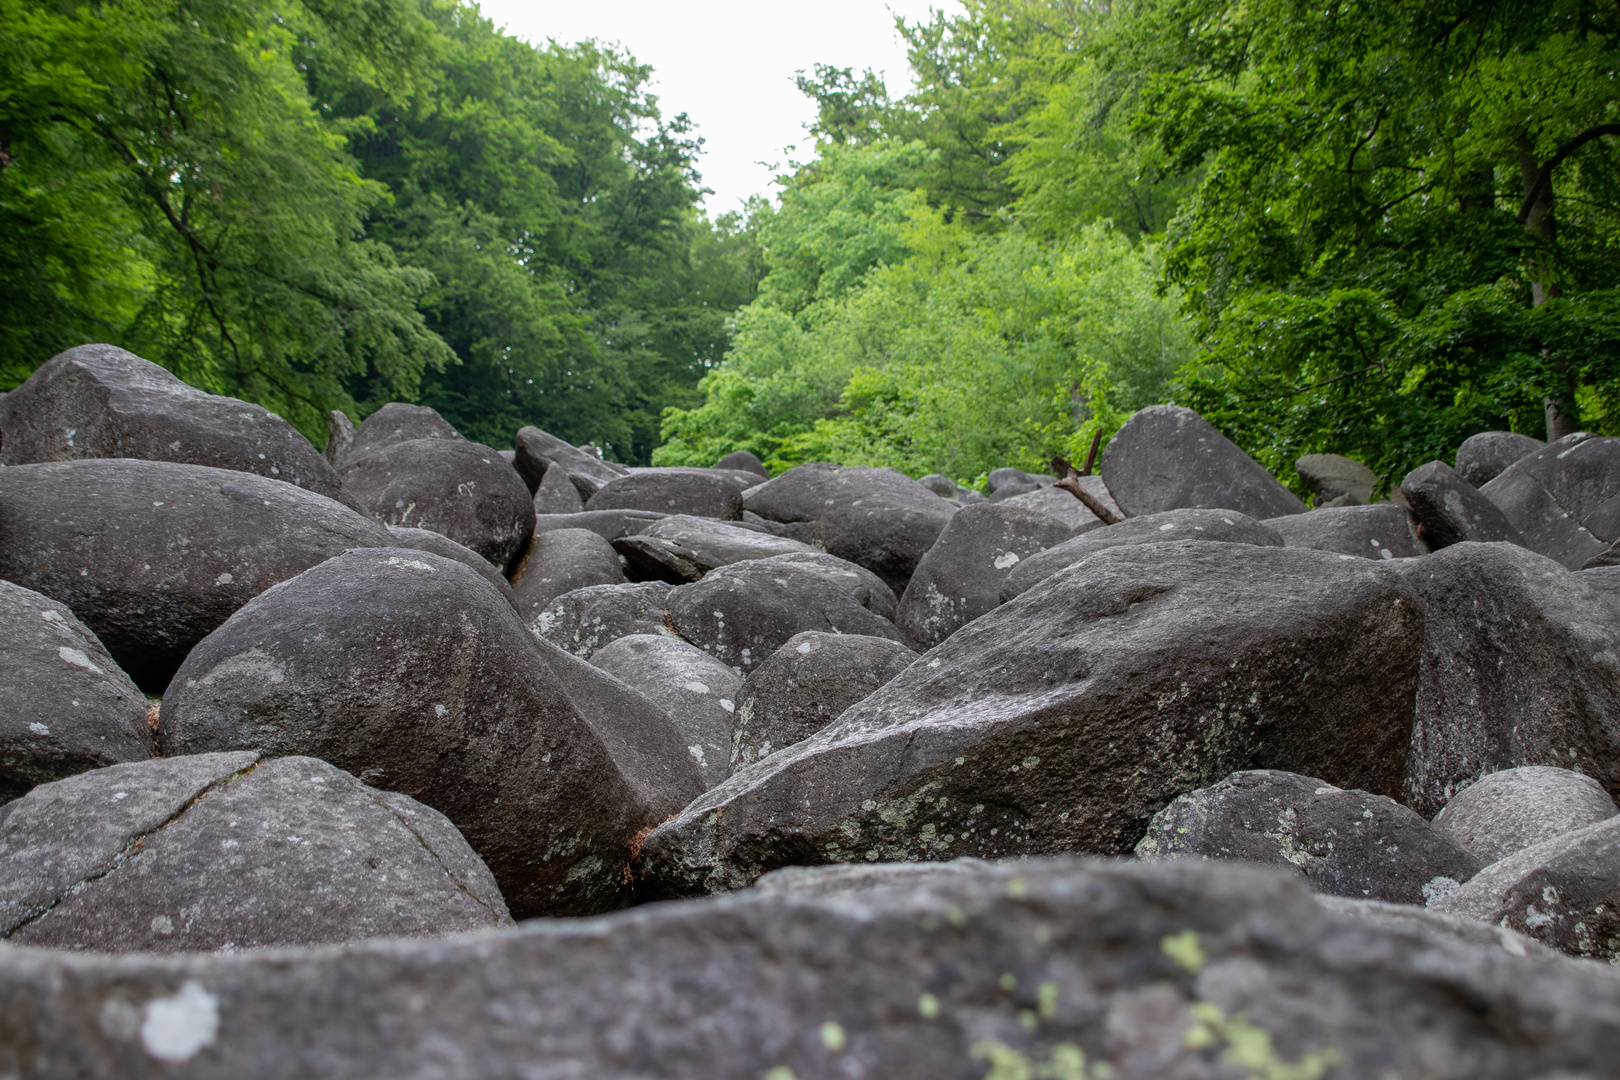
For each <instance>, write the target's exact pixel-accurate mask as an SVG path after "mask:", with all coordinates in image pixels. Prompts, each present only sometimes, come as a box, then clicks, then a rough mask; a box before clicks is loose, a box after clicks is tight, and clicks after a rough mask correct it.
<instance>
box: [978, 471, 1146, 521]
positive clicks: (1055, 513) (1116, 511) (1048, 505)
mask: <svg viewBox="0 0 1620 1080" xmlns="http://www.w3.org/2000/svg"><path fill="white" fill-rule="evenodd" d="M1075 482H1076V483H1078V484H1079V485H1080V486H1081V487H1082V488H1084V489H1085V492H1086V494H1088V495H1090V496H1091V497H1092V498H1094V499H1096V500H1097V501H1098V502H1100V503H1102V504H1103V506H1105V507H1107V509H1108V510H1109V512H1110V513H1112V514H1113V515H1114V516H1115V517H1116V518H1124V517H1125V516H1126V515H1125V511H1123V510H1121V509H1120V508H1119V504H1118V503H1116V502H1115V501H1114V496H1113V495H1111V494H1109V491H1108V485H1107V484H1105V483H1103V479H1102V477H1100V476H1096V475H1093V476H1082V477H1079V478H1078V479H1077V480H1076V481H1075ZM1001 502H1002V505H1004V506H1015V507H1018V508H1019V509H1021V510H1033V511H1035V512H1036V513H1038V514H1047V515H1049V516H1051V517H1055V518H1057V519H1058V520H1059V521H1061V522H1063V523H1064V524H1065V525H1067V526H1069V528H1071V529H1073V530H1074V531H1075V532H1076V533H1082V532H1090V531H1091V530H1092V529H1100V528H1102V527H1103V520H1102V518H1100V517H1098V516H1097V515H1096V514H1093V513H1092V512H1091V511H1090V510H1088V509H1087V508H1086V504H1085V503H1083V502H1081V501H1080V500H1079V499H1077V498H1075V497H1074V496H1073V495H1071V494H1070V493H1069V492H1067V491H1064V490H1063V489H1062V488H1058V487H1043V488H1036V489H1035V490H1034V491H1029V492H1025V493H1024V494H1022V495H1014V496H1012V497H1011V498H1009V499H1002V500H1001Z"/></svg>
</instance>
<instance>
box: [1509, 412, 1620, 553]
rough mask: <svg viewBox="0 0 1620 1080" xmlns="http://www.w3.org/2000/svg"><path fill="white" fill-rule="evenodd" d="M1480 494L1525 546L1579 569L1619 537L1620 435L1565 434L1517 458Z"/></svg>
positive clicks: (1618, 539) (1581, 432)
mask: <svg viewBox="0 0 1620 1080" xmlns="http://www.w3.org/2000/svg"><path fill="white" fill-rule="evenodd" d="M1480 492H1481V493H1482V494H1483V495H1484V496H1485V497H1486V498H1488V499H1489V500H1490V501H1491V502H1492V503H1493V504H1494V505H1495V506H1497V507H1499V508H1500V509H1501V511H1502V514H1503V516H1504V517H1505V518H1506V519H1507V521H1508V522H1510V523H1511V524H1512V526H1513V527H1514V528H1515V529H1516V530H1518V533H1519V535H1520V536H1522V537H1523V542H1524V545H1525V546H1526V547H1528V548H1529V549H1530V550H1532V551H1538V552H1540V553H1541V554H1543V555H1545V556H1547V557H1548V558H1550V559H1556V560H1557V561H1558V562H1560V563H1563V564H1564V565H1565V566H1567V567H1569V568H1570V569H1571V570H1574V569H1577V568H1579V567H1581V566H1584V565H1586V564H1587V563H1588V562H1589V561H1591V560H1592V559H1593V558H1595V557H1597V556H1599V555H1601V554H1603V552H1604V551H1605V549H1607V548H1608V547H1609V546H1610V545H1611V544H1613V543H1615V542H1616V541H1620V439H1617V438H1612V437H1601V436H1597V435H1592V434H1590V433H1589V432H1585V431H1578V432H1576V433H1575V434H1573V435H1566V436H1564V437H1563V438H1562V439H1559V440H1558V441H1556V442H1554V443H1552V444H1550V445H1548V446H1545V447H1542V448H1541V449H1539V450H1537V451H1535V452H1534V453H1532V454H1527V455H1526V456H1524V457H1522V458H1520V459H1519V460H1518V461H1515V462H1514V463H1513V464H1511V465H1509V466H1508V467H1507V468H1506V469H1503V470H1502V472H1501V474H1500V475H1498V476H1497V477H1495V478H1494V479H1493V480H1491V481H1490V482H1489V483H1488V484H1486V485H1485V486H1484V487H1482V488H1481V489H1480Z"/></svg>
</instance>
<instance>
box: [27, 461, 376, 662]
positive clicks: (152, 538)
mask: <svg viewBox="0 0 1620 1080" xmlns="http://www.w3.org/2000/svg"><path fill="white" fill-rule="evenodd" d="M389 543H390V540H389V537H388V530H387V529H385V528H383V527H382V526H381V525H380V524H378V523H377V522H375V521H371V520H368V519H366V518H364V517H361V516H360V515H359V514H357V513H355V512H354V511H353V510H350V509H349V508H348V507H346V506H343V505H340V504H339V503H336V502H333V501H332V500H331V499H328V498H326V497H324V496H322V495H316V494H315V493H313V492H310V491H304V490H301V489H299V488H297V487H295V486H293V485H292V484H284V483H282V482H281V481H279V480H267V479H265V478H264V477H261V476H255V475H253V474H251V473H243V472H236V471H233V470H228V469H214V468H210V467H208V466H205V465H179V464H175V463H173V462H167V461H135V460H86V461H58V462H52V463H50V464H44V465H17V466H11V467H8V468H5V469H3V470H0V578H4V579H6V580H8V581H12V582H15V583H16V584H18V585H21V586H23V587H24V588H28V589H33V590H34V591H35V592H39V593H44V594H45V595H46V596H49V597H50V598H51V599H53V600H56V601H58V602H59V603H62V604H66V605H67V606H68V607H69V608H70V609H72V611H73V613H74V614H75V615H77V616H78V617H79V618H80V619H82V620H83V621H84V624H85V625H86V626H88V627H89V628H90V629H91V630H92V631H93V632H94V633H95V635H96V636H97V637H98V638H100V639H101V642H102V644H103V645H105V646H106V647H107V651H108V652H109V653H110V654H111V655H112V657H113V659H114V660H115V661H117V663H118V666H119V667H121V668H123V669H124V670H125V671H126V672H128V673H129V676H130V678H132V679H134V680H135V684H136V685H137V686H139V687H141V688H142V689H143V690H146V691H148V692H150V693H158V692H161V691H162V690H163V688H164V686H166V685H167V684H168V682H169V677H170V676H171V675H173V674H174V671H175V669H176V668H178V667H179V666H180V661H181V660H183V659H185V655H186V653H187V652H188V651H190V649H191V647H192V646H193V645H195V644H196V643H197V642H199V641H201V640H202V639H203V638H204V637H206V636H208V634H210V633H212V632H213V630H214V629H215V628H216V627H218V626H219V625H220V624H221V623H223V622H224V621H225V620H226V619H227V618H229V617H230V615H231V613H232V612H233V611H235V610H236V609H237V608H239V607H241V606H242V605H243V604H245V603H247V602H248V601H249V600H250V599H252V598H253V597H255V596H257V595H258V594H259V593H261V592H263V591H264V590H265V589H268V588H269V587H270V586H272V585H274V584H275V583H276V582H278V581H285V580H287V579H288V578H290V577H294V576H296V575H297V574H300V573H302V572H303V571H305V570H307V569H309V568H310V567H311V566H314V565H315V564H316V563H318V562H321V561H322V560H324V559H328V558H330V557H332V556H333V555H336V554H338V553H339V552H341V551H343V550H344V549H345V548H351V547H386V546H388V544H389Z"/></svg>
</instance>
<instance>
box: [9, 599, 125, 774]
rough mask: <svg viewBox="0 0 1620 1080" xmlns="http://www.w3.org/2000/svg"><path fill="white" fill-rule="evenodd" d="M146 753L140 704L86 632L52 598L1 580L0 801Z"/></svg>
mask: <svg viewBox="0 0 1620 1080" xmlns="http://www.w3.org/2000/svg"><path fill="white" fill-rule="evenodd" d="M151 756H152V732H151V730H150V729H149V728H148V727H147V725H146V699H145V698H144V697H142V696H141V692H140V690H138V689H136V687H135V684H134V683H133V682H131V681H130V679H129V676H128V675H125V674H124V673H123V671H122V670H120V669H119V667H118V665H117V664H116V663H114V662H113V658H112V657H111V656H110V655H108V653H107V650H106V649H105V648H103V647H102V644H101V642H100V641H99V640H97V638H96V635H95V634H93V633H91V632H90V628H89V627H88V626H85V625H84V624H83V623H82V622H80V621H79V620H78V619H76V618H75V617H74V615H73V612H71V611H69V610H68V609H67V608H66V607H65V606H63V605H62V604H59V603H57V602H56V601H55V600H52V599H51V598H50V597H48V596H41V595H40V594H39V593H37V592H34V591H33V590H31V589H25V588H23V587H22V586H20V585H13V584H12V583H11V582H9V581H0V803H3V802H6V801H7V800H10V799H15V798H17V797H18V796H20V795H22V794H24V793H25V792H26V791H27V790H28V789H29V788H30V787H32V786H34V785H35V784H43V783H46V782H48V781H51V780H60V779H61V778H62V777H65V776H72V775H73V774H74V773H80V772H84V771H85V770H87V769H96V768H100V767H101V766H103V765H113V764H116V763H118V762H124V761H145V760H146V759H147V758H149V757H151Z"/></svg>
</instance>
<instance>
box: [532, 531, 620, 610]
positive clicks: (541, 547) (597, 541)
mask: <svg viewBox="0 0 1620 1080" xmlns="http://www.w3.org/2000/svg"><path fill="white" fill-rule="evenodd" d="M623 582H624V569H623V568H622V567H621V566H620V564H619V555H618V552H616V551H614V550H613V545H612V544H610V543H608V542H607V541H606V540H603V539H602V538H601V537H600V536H598V535H596V534H595V533H593V532H591V531H590V530H589V529H551V530H548V531H546V532H543V533H538V534H536V535H535V537H534V539H533V540H532V541H530V543H529V551H528V553H527V554H526V555H524V556H523V562H522V564H521V565H520V566H519V567H518V569H517V572H516V573H515V574H514V575H513V577H512V594H513V606H514V607H516V608H517V611H518V615H519V616H521V617H522V619H523V621H524V622H526V623H532V622H533V621H534V620H535V619H536V618H538V617H539V616H540V613H541V612H542V611H544V610H545V609H546V608H547V607H549V606H551V602H552V601H553V600H555V599H556V598H557V597H559V596H561V595H562V594H563V593H568V592H573V591H574V590H575V589H583V588H587V587H589V586H591V585H619V584H622V583H623Z"/></svg>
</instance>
